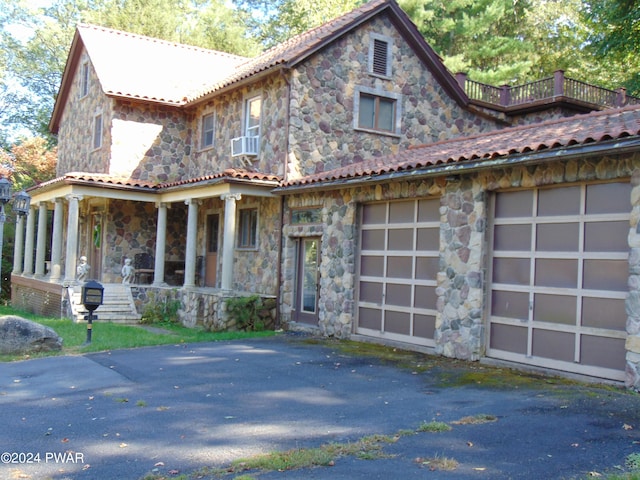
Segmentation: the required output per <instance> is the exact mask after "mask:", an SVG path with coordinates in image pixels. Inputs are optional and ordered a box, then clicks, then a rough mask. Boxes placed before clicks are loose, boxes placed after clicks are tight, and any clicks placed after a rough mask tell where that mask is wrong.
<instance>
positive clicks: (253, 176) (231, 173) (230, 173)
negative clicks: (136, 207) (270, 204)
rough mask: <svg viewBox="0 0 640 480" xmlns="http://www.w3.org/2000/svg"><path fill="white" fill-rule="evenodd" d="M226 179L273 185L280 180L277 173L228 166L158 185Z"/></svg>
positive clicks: (166, 186)
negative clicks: (208, 173) (209, 172)
mask: <svg viewBox="0 0 640 480" xmlns="http://www.w3.org/2000/svg"><path fill="white" fill-rule="evenodd" d="M218 179H227V180H240V181H243V180H247V181H255V182H264V183H271V184H272V185H273V186H274V187H275V186H277V185H279V184H280V181H281V180H282V179H281V178H280V177H278V176H277V175H270V174H267V173H259V172H249V171H247V170H242V169H237V168H228V169H226V170H225V171H224V172H219V173H213V174H211V175H204V176H202V177H197V178H191V179H187V180H179V181H177V182H166V183H162V184H160V185H158V187H159V188H168V187H176V186H179V185H190V184H194V183H202V182H208V181H211V180H218Z"/></svg>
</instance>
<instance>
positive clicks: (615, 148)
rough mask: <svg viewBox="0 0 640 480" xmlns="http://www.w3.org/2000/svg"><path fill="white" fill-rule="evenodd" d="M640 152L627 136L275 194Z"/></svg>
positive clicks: (639, 144)
mask: <svg viewBox="0 0 640 480" xmlns="http://www.w3.org/2000/svg"><path fill="white" fill-rule="evenodd" d="M635 152H640V137H638V136H633V137H624V138H622V139H620V138H618V139H614V140H608V141H605V142H598V143H588V144H580V145H572V146H568V147H561V148H557V149H547V150H542V151H537V152H528V153H521V154H514V155H506V156H502V157H498V158H495V159H477V160H471V161H469V160H467V161H460V162H452V163H444V164H439V165H430V166H426V167H420V168H412V169H409V168H408V169H406V170H398V171H393V172H388V173H382V174H379V175H376V174H372V175H366V176H359V177H351V178H344V179H336V180H329V181H319V182H314V183H309V184H303V185H293V186H285V187H279V188H276V189H275V190H273V191H272V193H273V194H275V195H289V194H293V193H306V192H315V191H321V190H322V191H324V190H338V189H343V188H350V187H355V186H363V185H376V184H379V183H386V182H392V181H401V180H418V179H423V178H430V177H438V176H448V175H462V174H468V173H475V172H479V171H482V170H489V169H493V168H508V167H514V166H527V165H536V164H539V163H546V162H552V161H557V160H562V161H564V160H573V159H576V158H583V159H584V158H591V157H595V156H602V155H605V154H614V155H624V154H628V153H635Z"/></svg>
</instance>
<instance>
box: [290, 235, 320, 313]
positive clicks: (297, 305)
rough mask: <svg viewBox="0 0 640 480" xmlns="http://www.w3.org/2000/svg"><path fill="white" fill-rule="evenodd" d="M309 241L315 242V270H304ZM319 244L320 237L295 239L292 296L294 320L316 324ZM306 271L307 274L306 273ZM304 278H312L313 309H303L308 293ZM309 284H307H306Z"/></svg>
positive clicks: (318, 294) (318, 285) (318, 287)
mask: <svg viewBox="0 0 640 480" xmlns="http://www.w3.org/2000/svg"><path fill="white" fill-rule="evenodd" d="M310 242H316V255H315V271H311V272H307V271H306V268H305V267H306V262H305V253H306V251H307V250H306V247H307V245H308V244H309V243H310ZM320 245H321V238H320V237H317V236H313V237H299V238H297V239H296V275H295V298H294V321H296V322H300V323H304V324H307V325H318V321H319V308H318V307H319V299H320V262H321V257H320ZM307 273H308V274H307ZM305 279H306V280H312V281H313V284H312V285H311V286H312V288H313V295H314V297H313V300H314V305H313V311H310V310H305V307H306V305H305V295H307V298H308V295H309V294H310V293H309V289H308V288H307V289H306V290H305ZM307 286H309V285H307Z"/></svg>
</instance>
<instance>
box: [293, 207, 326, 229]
mask: <svg viewBox="0 0 640 480" xmlns="http://www.w3.org/2000/svg"><path fill="white" fill-rule="evenodd" d="M321 221H322V209H321V208H320V207H312V208H296V209H294V210H291V223H292V224H293V225H301V224H305V223H320V222H321Z"/></svg>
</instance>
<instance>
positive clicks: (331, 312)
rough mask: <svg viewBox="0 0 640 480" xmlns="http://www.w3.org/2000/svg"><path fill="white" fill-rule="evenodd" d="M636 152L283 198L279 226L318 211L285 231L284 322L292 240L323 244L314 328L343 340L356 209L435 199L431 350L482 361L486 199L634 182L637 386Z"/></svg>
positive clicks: (348, 319)
mask: <svg viewBox="0 0 640 480" xmlns="http://www.w3.org/2000/svg"><path fill="white" fill-rule="evenodd" d="M638 172H640V154H636V155H635V156H627V157H619V158H598V159H576V160H569V161H553V162H548V163H544V164H539V165H536V166H526V167H524V166H517V167H512V168H497V169H492V170H486V171H482V172H479V173H475V174H472V175H468V176H465V175H462V176H459V177H450V178H447V179H446V180H445V178H443V177H440V178H430V179H425V180H419V181H411V182H405V181H397V182H395V183H387V184H383V185H376V186H370V187H354V188H352V189H350V190H344V189H343V190H334V191H329V192H322V193H309V194H305V195H298V194H296V195H290V196H287V203H286V211H285V216H284V217H285V219H287V218H289V212H290V210H291V209H293V208H298V207H310V206H316V207H317V206H320V207H321V209H322V222H321V223H320V224H317V225H315V224H314V225H291V224H288V223H285V226H284V230H283V232H284V248H283V267H284V270H283V275H282V283H283V287H282V296H281V302H282V304H281V312H282V318H283V319H284V320H285V321H287V322H291V321H292V312H293V308H294V298H293V292H294V289H295V255H296V250H295V245H296V243H295V242H296V239H297V238H301V237H305V236H319V237H321V248H322V257H321V258H322V260H321V265H320V272H321V280H320V300H319V325H318V326H319V330H320V332H321V333H323V334H324V335H329V336H336V337H339V338H348V337H349V336H350V335H351V334H352V333H353V332H354V328H355V325H354V322H355V312H356V307H355V301H354V296H355V295H356V289H357V285H356V282H357V275H356V265H357V256H358V237H359V234H358V215H357V211H358V205H359V204H361V203H366V202H372V201H380V200H393V199H405V198H417V197H433V196H437V197H439V198H440V271H439V273H438V276H437V289H436V295H437V316H436V331H435V339H434V340H435V351H436V353H438V354H441V355H444V356H447V357H452V358H459V359H465V360H478V359H480V358H481V357H482V356H484V354H485V349H486V345H485V342H486V312H485V305H486V296H487V293H488V292H487V288H488V286H487V284H488V282H487V278H486V270H487V267H486V265H487V256H488V251H487V248H488V247H487V244H486V239H485V235H486V228H487V222H488V218H487V199H488V196H489V195H491V192H493V191H495V190H501V189H509V188H518V187H521V188H532V187H537V186H544V185H562V184H568V183H572V182H584V181H604V180H614V179H623V180H624V179H628V178H631V179H632V185H633V191H632V192H633V193H632V198H631V199H630V208H631V207H632V210H631V225H630V230H629V232H630V233H629V246H630V254H629V265H630V276H629V289H630V293H629V296H628V298H627V301H626V305H627V313H628V320H627V335H628V337H627V343H626V348H627V375H626V376H627V385H628V386H630V387H633V388H636V389H638V388H640V313H639V312H640V280H639V279H640V253H639V252H640V235H639V234H638V232H637V230H639V228H640V227H638V222H639V221H640V174H639V173H638Z"/></svg>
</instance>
